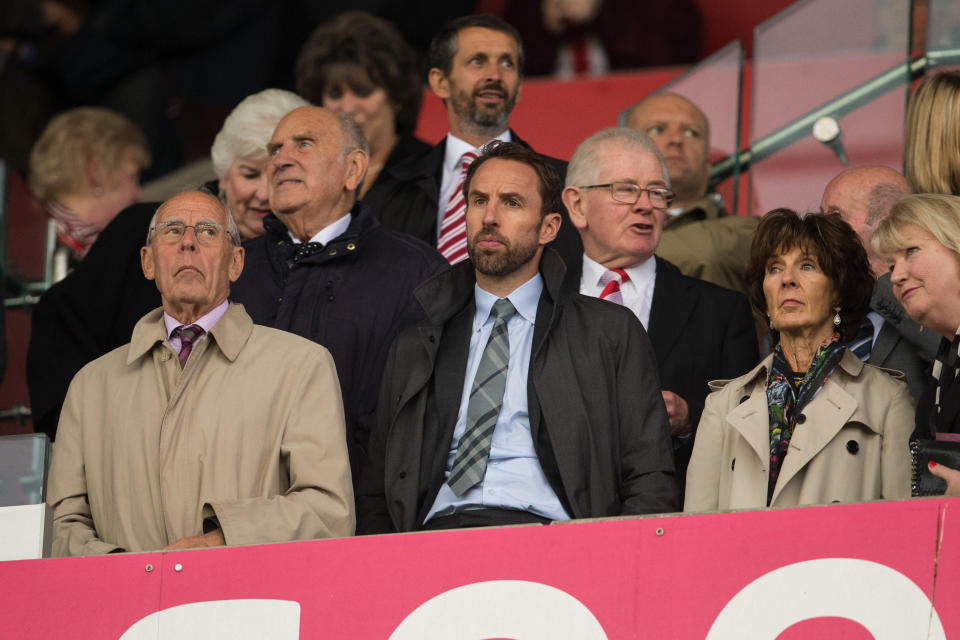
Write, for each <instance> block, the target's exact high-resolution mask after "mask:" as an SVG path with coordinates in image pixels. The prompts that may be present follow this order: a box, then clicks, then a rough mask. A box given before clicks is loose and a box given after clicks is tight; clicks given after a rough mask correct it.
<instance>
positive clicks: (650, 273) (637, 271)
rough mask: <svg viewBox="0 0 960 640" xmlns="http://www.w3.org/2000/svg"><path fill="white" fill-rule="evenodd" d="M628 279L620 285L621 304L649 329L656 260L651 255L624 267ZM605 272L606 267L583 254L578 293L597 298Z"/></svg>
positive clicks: (655, 279)
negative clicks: (637, 262) (638, 262)
mask: <svg viewBox="0 0 960 640" xmlns="http://www.w3.org/2000/svg"><path fill="white" fill-rule="evenodd" d="M624 271H626V272H627V275H628V276H630V279H629V280H628V281H627V282H624V283H623V284H621V285H620V295H621V296H622V297H623V306H625V307H627V308H628V309H630V310H631V311H633V313H634V315H636V316H637V318H638V319H639V320H640V324H642V325H643V328H644V329H649V325H650V307H651V305H652V304H653V287H654V285H656V283H657V261H656V260H654V259H653V258H652V257H651V258H650V259H649V260H644V261H643V262H641V263H640V264H636V265H633V266H632V267H627V268H626V269H624ZM606 272H607V268H606V267H605V266H603V265H602V264H600V263H599V262H596V261H595V260H592V259H590V258H589V257H588V256H587V255H586V254H584V255H583V271H582V272H581V275H580V293H582V294H583V295H585V296H590V297H592V298H599V297H600V293H601V292H602V291H603V285H602V284H600V278H601V277H602V276H603V274H605V273H606Z"/></svg>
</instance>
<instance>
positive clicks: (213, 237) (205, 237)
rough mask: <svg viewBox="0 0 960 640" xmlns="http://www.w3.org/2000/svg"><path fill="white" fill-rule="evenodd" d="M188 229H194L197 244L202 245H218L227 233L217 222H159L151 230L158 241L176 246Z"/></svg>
mask: <svg viewBox="0 0 960 640" xmlns="http://www.w3.org/2000/svg"><path fill="white" fill-rule="evenodd" d="M187 229H193V233H194V235H195V236H196V237H197V242H198V243H200V244H202V245H212V244H216V243H218V242H220V239H221V238H222V237H223V236H224V234H226V233H227V230H226V229H225V228H224V227H223V225H221V224H218V223H216V222H198V223H196V224H184V223H183V222H181V221H180V220H164V221H163V222H158V223H157V224H155V225H154V226H153V227H151V228H150V233H151V234H154V235H156V237H157V239H158V240H159V241H160V242H162V243H164V244H176V243H177V242H180V239H181V238H183V235H184V234H185V233H186V232H187Z"/></svg>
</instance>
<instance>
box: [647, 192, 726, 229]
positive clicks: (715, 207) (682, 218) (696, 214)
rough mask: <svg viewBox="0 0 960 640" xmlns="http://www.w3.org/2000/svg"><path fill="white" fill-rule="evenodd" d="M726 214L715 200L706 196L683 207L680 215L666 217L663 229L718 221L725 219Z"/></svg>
mask: <svg viewBox="0 0 960 640" xmlns="http://www.w3.org/2000/svg"><path fill="white" fill-rule="evenodd" d="M726 215H727V214H726V212H725V211H724V210H723V208H722V207H721V206H720V204H719V203H718V202H717V201H716V199H714V198H712V197H710V196H706V197H704V198H700V199H699V200H695V201H693V202H691V203H690V204H688V205H687V206H685V207H684V208H683V210H682V211H680V213H678V214H676V215H668V216H667V219H666V220H665V221H664V223H663V228H664V229H666V228H667V227H673V226H676V227H681V226H683V225H685V224H687V223H688V222H700V221H703V220H718V219H720V218H723V217H726Z"/></svg>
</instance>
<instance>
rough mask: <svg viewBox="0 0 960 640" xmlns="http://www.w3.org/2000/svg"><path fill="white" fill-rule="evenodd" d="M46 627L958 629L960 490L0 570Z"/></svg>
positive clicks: (618, 635) (781, 634) (791, 639)
mask: <svg viewBox="0 0 960 640" xmlns="http://www.w3.org/2000/svg"><path fill="white" fill-rule="evenodd" d="M157 612H160V613H159V614H158V613H157ZM56 637H70V638H122V639H124V640H140V639H146V638H152V639H158V638H164V639H166V638H177V639H178V640H180V639H182V638H204V640H211V639H215V638H228V637H229V638H263V637H271V638H297V637H300V638H351V639H367V638H370V639H374V638H377V639H380V638H382V639H391V640H413V639H417V640H430V639H432V638H437V639H439V638H457V639H476V640H481V639H490V638H513V639H515V640H533V639H536V640H539V639H541V638H543V639H546V638H576V639H577V640H601V639H606V638H609V639H617V640H622V639H627V638H670V639H674V638H680V639H685V638H691V639H694V638H695V639H704V638H706V639H708V640H710V639H720V638H737V639H756V640H768V639H769V640H774V639H782V640H799V639H801V638H852V639H854V640H858V639H861V638H862V639H864V640H866V639H869V638H876V639H878V640H882V639H887V638H889V639H891V640H892V639H896V640H904V639H907V638H928V639H931V640H935V639H942V638H960V500H958V499H924V500H912V501H904V502H877V503H870V504H858V505H832V506H824V507H811V508H803V509H786V510H774V511H754V512H741V513H720V514H707V515H691V516H685V515H674V516H664V517H648V518H633V519H622V520H607V521H594V522H574V523H568V524H560V525H552V526H547V527H543V526H520V527H507V528H500V529H489V530H482V529H479V530H469V531H441V532H427V533H415V534H406V535H394V536H379V537H371V538H351V539H342V540H327V541H314V542H300V543H289V544H280V545H263V546H254V547H240V548H229V549H207V550H197V551H180V552H170V553H149V554H121V555H113V556H101V557H93V558H68V559H51V560H31V561H14V562H5V563H0V638H56Z"/></svg>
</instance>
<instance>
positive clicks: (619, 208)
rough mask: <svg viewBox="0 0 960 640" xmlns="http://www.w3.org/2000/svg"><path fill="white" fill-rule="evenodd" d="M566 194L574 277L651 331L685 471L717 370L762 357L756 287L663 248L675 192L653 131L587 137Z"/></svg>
mask: <svg viewBox="0 0 960 640" xmlns="http://www.w3.org/2000/svg"><path fill="white" fill-rule="evenodd" d="M566 184H567V186H566V188H564V190H563V200H564V203H565V204H566V205H567V210H568V211H569V212H570V221H571V222H572V223H573V225H574V226H575V227H576V228H577V231H579V232H580V237H581V239H582V240H583V254H582V256H580V259H579V260H577V261H576V262H574V263H573V264H571V265H570V269H569V271H568V273H567V278H566V282H565V287H566V288H567V290H573V291H579V292H580V293H582V294H584V295H588V296H593V297H597V298H601V299H605V300H609V301H611V302H614V303H616V304H620V305H623V306H625V307H627V308H628V309H630V310H631V311H632V312H633V313H634V315H635V316H637V319H639V320H640V322H641V324H643V326H644V328H645V329H646V330H647V333H648V334H649V336H650V342H651V344H652V345H653V351H654V354H655V355H656V359H657V372H658V374H659V376H660V383H661V385H662V395H663V400H664V403H665V405H666V408H667V415H668V416H669V419H670V432H671V435H672V436H673V443H674V456H675V460H676V464H677V469H678V477H679V478H680V480H681V481H683V479H684V478H685V474H686V467H687V462H688V461H689V459H690V453H691V451H692V447H693V438H694V432H695V431H696V428H697V425H698V424H699V422H700V414H701V413H702V412H703V405H704V402H705V400H706V397H707V393H708V392H709V387H708V383H709V382H710V381H711V380H718V379H730V378H735V377H737V376H739V375H741V374H744V373H746V372H747V371H748V370H750V368H751V367H753V366H754V365H756V364H757V362H758V361H759V360H760V356H759V354H758V352H757V338H756V333H755V331H754V325H753V316H752V315H751V313H750V305H749V303H748V302H747V298H746V296H744V295H743V294H742V293H739V292H737V291H732V290H730V289H726V288H724V287H720V286H718V285H715V284H712V283H710V282H705V281H703V280H698V279H696V278H690V277H688V276H685V275H683V274H682V273H681V272H680V270H679V269H678V268H677V267H675V266H674V265H673V264H671V263H670V262H668V261H667V260H664V259H663V258H660V257H655V256H654V252H655V251H656V250H657V247H658V246H659V244H660V237H661V234H662V232H663V225H664V219H665V216H666V215H667V214H666V212H665V209H666V208H667V207H669V206H670V204H671V201H672V200H673V191H672V189H671V187H670V176H669V173H668V168H667V164H666V161H665V160H664V157H663V155H662V154H661V153H660V150H659V149H658V147H657V145H656V143H655V142H654V141H653V140H652V139H651V138H650V137H649V136H648V135H646V134H645V133H643V132H641V131H637V130H635V129H630V128H627V127H617V128H611V129H603V130H601V131H598V132H597V133H595V134H593V135H592V136H590V137H589V138H587V139H586V140H585V141H583V142H582V143H580V146H578V147H577V150H576V151H575V152H574V154H573V157H572V158H571V159H570V164H569V168H568V172H567V183H566Z"/></svg>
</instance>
